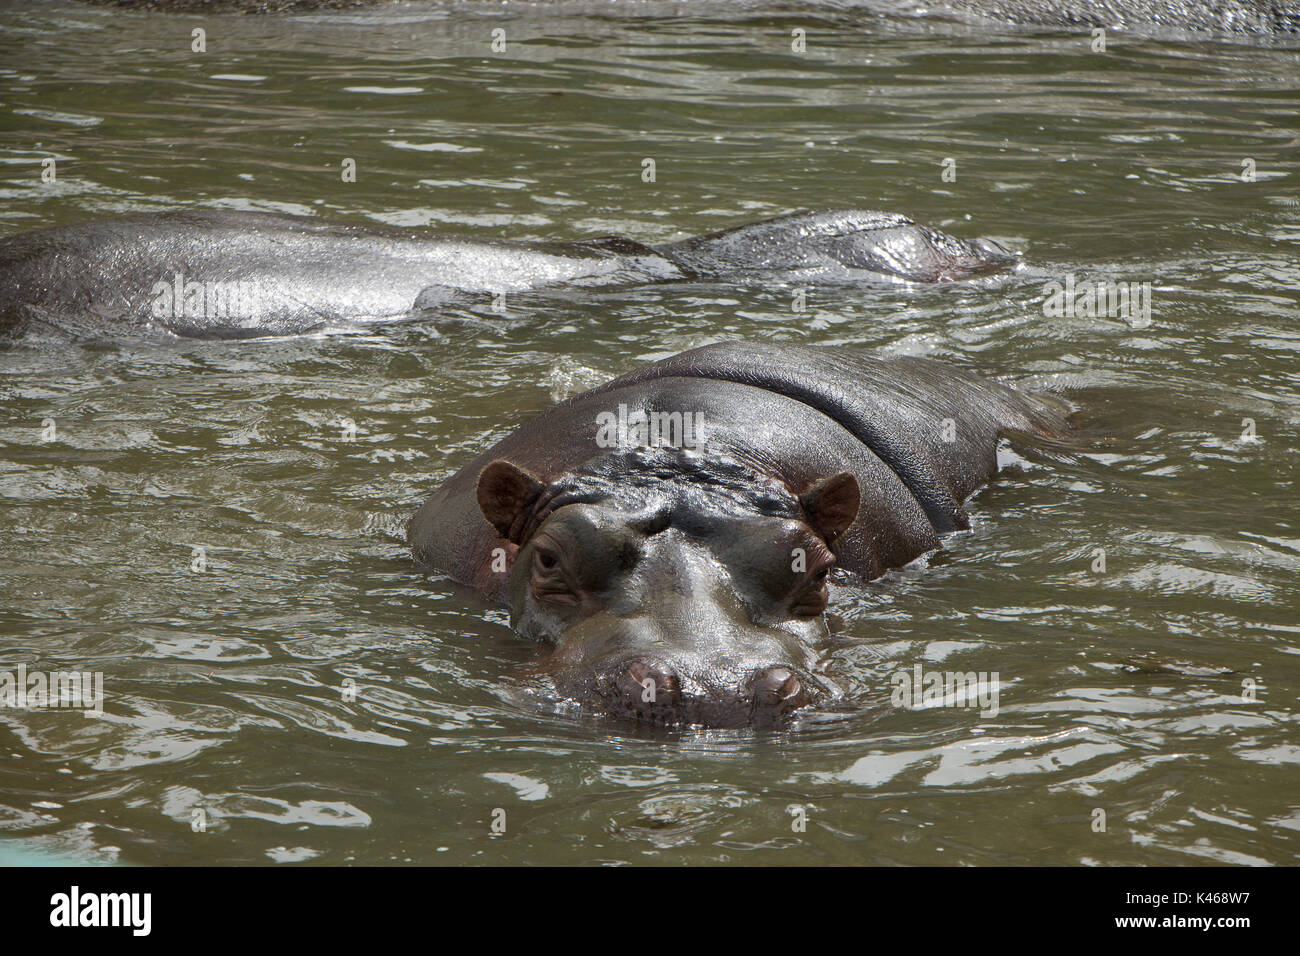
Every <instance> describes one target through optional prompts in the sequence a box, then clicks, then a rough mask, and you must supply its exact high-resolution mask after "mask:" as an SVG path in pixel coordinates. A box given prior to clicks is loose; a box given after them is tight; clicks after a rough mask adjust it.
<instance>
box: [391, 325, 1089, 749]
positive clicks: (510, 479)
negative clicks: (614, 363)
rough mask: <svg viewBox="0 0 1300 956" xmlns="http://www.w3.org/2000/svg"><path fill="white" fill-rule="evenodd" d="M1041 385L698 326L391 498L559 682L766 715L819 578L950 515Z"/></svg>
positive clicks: (1051, 414) (822, 587)
mask: <svg viewBox="0 0 1300 956" xmlns="http://www.w3.org/2000/svg"><path fill="white" fill-rule="evenodd" d="M1068 410H1069V406H1068V405H1067V404H1066V403H1065V401H1064V400H1063V399H1060V398H1057V397H1054V396H1049V395H1039V394H1034V393H1030V392H1025V391H1020V390H1017V389H1015V388H1013V387H1011V386H1010V385H1006V384H1002V383H999V382H996V381H992V380H990V379H987V378H982V377H980V376H977V375H975V374H972V373H970V372H967V371H963V370H961V369H959V368H955V367H952V366H949V365H945V364H941V363H938V362H935V361H930V360H926V359H922V358H911V357H896V358H881V357H876V356H873V355H871V354H870V353H869V352H866V351H863V350H859V349H854V348H847V347H834V348H827V347H812V346H800V345H788V344H777V343H759V342H728V343H723V344H714V345H706V346H704V347H702V348H696V349H692V350H690V351H687V352H683V353H681V354H679V355H675V356H673V357H671V358H666V359H664V360H662V361H659V362H656V363H654V364H652V365H649V366H646V367H643V368H641V369H639V370H636V371H633V372H631V373H629V374H627V375H623V376H622V377H620V378H617V379H615V380H613V381H612V382H609V383H608V384H606V385H603V386H600V387H598V388H595V389H592V390H591V391H588V392H585V393H583V394H581V395H577V396H575V397H573V398H570V399H569V400H567V401H565V402H563V403H561V404H559V405H556V406H554V407H552V408H550V409H549V410H547V411H545V412H543V413H542V414H541V415H539V416H537V417H536V418H534V419H532V420H531V421H529V422H528V423H526V424H524V425H523V426H522V427H520V428H519V429H518V430H517V431H515V432H513V433H512V434H510V435H509V436H508V437H506V438H504V439H503V440H501V441H500V442H499V443H497V444H496V445H495V446H493V447H492V448H490V449H488V450H487V451H485V452H483V453H482V454H481V455H479V456H478V457H477V458H475V459H474V460H473V461H471V462H469V463H468V464H466V465H465V466H464V467H463V468H461V469H460V470H459V471H458V472H457V473H456V474H455V475H453V476H452V477H451V478H450V479H448V480H447V481H446V482H445V483H444V484H443V485H442V486H441V487H439V488H437V489H436V490H435V491H434V492H433V493H432V494H431V495H430V496H429V497H428V499H427V500H426V501H425V503H424V504H423V506H422V507H421V508H420V509H419V511H418V512H417V513H416V514H415V515H414V516H413V517H412V519H411V520H410V523H409V526H408V541H409V544H410V547H411V550H412V553H413V554H414V556H415V558H416V560H417V561H418V562H419V563H421V564H422V565H424V566H426V567H427V568H431V569H434V570H436V571H439V572H442V573H444V574H446V575H448V576H450V577H451V578H452V579H454V580H455V581H457V582H460V583H461V584H462V585H466V586H468V587H470V588H473V589H475V590H476V591H478V592H479V593H480V594H481V595H482V596H483V597H484V598H486V599H487V600H489V601H493V602H496V603H498V604H502V605H505V606H506V607H508V608H509V610H510V620H511V623H512V625H513V627H514V628H515V629H516V630H517V631H518V632H519V633H520V634H522V635H524V636H525V637H528V638H531V639H534V640H536V641H538V642H539V643H541V644H542V645H544V646H545V647H546V648H547V650H546V653H545V655H544V659H543V660H542V661H541V664H540V667H541V670H542V672H543V673H545V674H549V675H550V676H551V677H552V678H553V680H554V684H555V687H556V688H557V689H558V690H559V692H560V693H561V694H562V695H564V696H565V697H567V698H571V699H573V700H576V701H578V702H579V703H580V704H583V705H585V706H586V707H588V708H591V709H594V710H596V711H599V712H601V713H603V714H606V715H614V716H616V717H621V718H626V719H630V720H633V721H636V722H639V723H642V724H647V725H653V726H683V725H704V726H710V727H748V726H754V727H773V726H780V725H782V724H785V723H786V722H787V721H788V720H789V719H790V718H791V716H792V715H793V714H794V713H795V712H796V711H798V709H799V708H801V707H803V706H805V705H807V704H809V703H812V702H815V701H819V700H831V699H833V698H834V697H835V696H836V695H837V693H838V691H837V689H836V688H835V687H834V686H833V685H832V684H831V683H830V682H829V681H827V680H826V679H825V678H823V677H822V676H820V675H819V674H818V673H817V671H816V669H815V668H816V665H817V662H818V650H819V645H821V644H822V643H823V640H824V639H825V638H826V637H827V636H828V631H827V624H826V620H825V612H826V609H827V601H828V597H829V595H828V588H827V583H828V581H830V580H831V579H832V576H835V577H836V579H837V580H839V581H842V582H844V583H846V584H850V585H851V584H853V583H854V582H862V581H867V580H870V579H872V578H875V577H878V576H879V575H881V574H882V573H884V571H885V570H887V569H889V568H893V567H897V566H899V565H902V564H905V563H907V562H909V561H912V560H913V559H915V558H917V557H918V556H920V555H922V554H924V553H925V552H927V551H930V550H932V549H934V548H937V547H938V546H939V544H940V540H941V537H942V536H943V535H945V534H947V533H949V532H953V531H957V530H960V529H963V528H966V527H968V525H969V518H968V516H967V513H966V511H965V510H964V507H963V502H964V501H965V499H966V498H967V497H968V496H969V495H971V494H972V493H973V492H974V491H975V490H976V488H978V487H979V486H980V485H981V484H982V483H983V482H985V481H986V480H988V479H989V478H990V477H992V476H993V474H994V473H995V472H996V470H997V447H998V442H999V436H1000V435H1002V434H1004V433H1009V434H1013V435H1014V434H1020V435H1022V436H1025V435H1037V436H1044V437H1057V436H1062V435H1064V434H1065V433H1066V432H1067V430H1068V428H1069V424H1068V421H1067V414H1068Z"/></svg>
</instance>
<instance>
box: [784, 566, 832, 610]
mask: <svg viewBox="0 0 1300 956" xmlns="http://www.w3.org/2000/svg"><path fill="white" fill-rule="evenodd" d="M830 574H831V565H830V564H829V563H827V564H824V565H822V566H821V567H820V568H818V569H817V570H816V571H814V572H813V573H812V574H810V575H809V576H808V578H807V579H806V582H807V583H806V584H805V585H804V586H803V587H802V588H801V589H800V590H799V592H798V593H797V594H796V595H795V598H794V601H793V602H792V604H791V607H790V610H791V611H792V612H793V613H795V614H798V615H800V616H803V617H816V616H817V615H818V614H821V613H822V612H824V611H825V610H826V602H827V600H828V598H829V594H828V592H827V590H826V581H827V579H828V578H829V577H830Z"/></svg>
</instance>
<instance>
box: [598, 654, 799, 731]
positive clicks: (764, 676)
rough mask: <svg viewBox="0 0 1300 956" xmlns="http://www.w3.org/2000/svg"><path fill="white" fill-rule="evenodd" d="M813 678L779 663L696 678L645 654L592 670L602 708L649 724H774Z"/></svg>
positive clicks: (796, 705) (788, 712) (792, 708)
mask: <svg viewBox="0 0 1300 956" xmlns="http://www.w3.org/2000/svg"><path fill="white" fill-rule="evenodd" d="M811 686H815V685H813V684H812V681H811V680H810V679H809V677H808V676H807V675H806V674H805V675H803V676H802V679H801V676H800V674H799V673H797V672H796V671H795V670H794V669H793V668H791V667H788V666H786V665H784V664H773V665H769V666H764V667H759V668H758V669H757V670H755V671H753V672H752V673H750V674H748V675H746V676H742V675H738V674H733V675H727V677H726V678H725V679H724V680H721V681H719V680H717V679H716V677H715V679H713V680H708V681H705V680H701V679H699V678H691V677H686V676H683V675H682V673H680V672H679V670H678V669H677V668H676V667H674V666H673V665H672V664H669V663H666V662H664V661H660V660H656V659H653V658H647V657H634V658H632V659H631V660H625V661H619V662H617V663H614V664H611V665H610V666H609V667H607V668H605V669H604V670H602V671H601V672H600V673H599V674H597V676H596V680H595V682H594V689H595V691H596V694H597V695H598V697H599V703H600V706H601V709H603V710H604V711H606V712H607V713H610V714H612V715H614V716H617V717H623V718H629V719H632V720H635V721H636V722H637V723H641V724H647V725H650V726H674V725H686V724H700V725H704V726H708V727H758V728H764V727H773V726H777V725H779V724H781V723H782V722H784V721H785V720H786V718H788V717H789V716H790V715H791V714H792V713H793V712H794V711H795V710H797V709H798V708H800V707H803V706H804V705H806V704H809V703H811V702H812V701H813V699H814V696H815V695H814V693H813V692H812V691H810V690H809V688H810V687H811Z"/></svg>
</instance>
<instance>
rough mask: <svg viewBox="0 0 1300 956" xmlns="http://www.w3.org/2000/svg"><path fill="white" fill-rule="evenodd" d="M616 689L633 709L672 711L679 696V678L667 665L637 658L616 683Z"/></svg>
mask: <svg viewBox="0 0 1300 956" xmlns="http://www.w3.org/2000/svg"><path fill="white" fill-rule="evenodd" d="M616 683H617V685H618V688H619V690H620V691H621V692H622V693H623V695H624V696H625V697H626V698H627V700H628V701H629V702H630V703H631V704H632V707H633V709H634V710H638V711H649V710H656V709H664V708H672V707H675V706H676V704H677V701H678V699H679V698H680V696H681V678H680V677H678V676H677V672H676V671H675V670H673V669H672V668H671V667H669V666H668V665H667V664H661V663H658V662H656V661H647V660H643V659H640V658H638V659H637V660H634V661H631V662H630V663H629V664H628V665H627V668H626V669H625V670H624V671H623V673H622V674H621V675H620V676H619V678H618V680H617V682H616Z"/></svg>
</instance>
